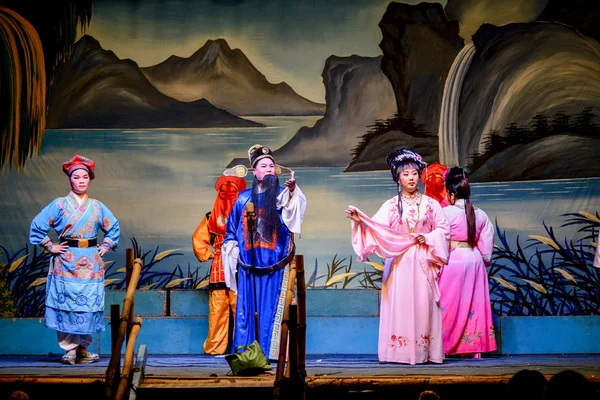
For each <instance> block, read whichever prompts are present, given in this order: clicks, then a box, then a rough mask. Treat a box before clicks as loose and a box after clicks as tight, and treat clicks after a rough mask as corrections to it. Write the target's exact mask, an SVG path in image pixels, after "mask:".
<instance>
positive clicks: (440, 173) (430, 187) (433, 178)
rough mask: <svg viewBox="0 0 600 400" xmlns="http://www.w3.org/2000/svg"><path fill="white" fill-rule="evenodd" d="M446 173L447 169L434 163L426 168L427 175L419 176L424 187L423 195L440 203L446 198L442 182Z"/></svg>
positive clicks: (444, 186)
mask: <svg viewBox="0 0 600 400" xmlns="http://www.w3.org/2000/svg"><path fill="white" fill-rule="evenodd" d="M446 171H448V168H447V167H446V166H445V165H442V164H440V163H439V162H437V161H436V162H434V163H433V164H431V165H429V166H428V167H427V174H423V175H422V176H421V182H423V185H424V186H425V194H426V195H427V196H429V197H432V198H434V199H436V200H437V201H438V202H440V203H442V202H443V201H444V199H445V198H446V185H445V182H444V173H445V172H446Z"/></svg>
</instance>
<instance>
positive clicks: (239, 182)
mask: <svg viewBox="0 0 600 400" xmlns="http://www.w3.org/2000/svg"><path fill="white" fill-rule="evenodd" d="M215 189H216V190H217V198H216V199H215V205H214V206H213V209H212V212H211V214H210V218H209V219H208V230H209V231H210V232H212V233H216V234H218V235H225V231H226V229H227V217H229V213H230V212H231V209H232V208H233V205H234V204H235V200H236V199H237V197H238V195H239V194H240V193H241V192H242V191H243V190H246V181H245V180H244V178H240V177H237V176H225V175H222V176H220V177H219V179H217V182H216V183H215Z"/></svg>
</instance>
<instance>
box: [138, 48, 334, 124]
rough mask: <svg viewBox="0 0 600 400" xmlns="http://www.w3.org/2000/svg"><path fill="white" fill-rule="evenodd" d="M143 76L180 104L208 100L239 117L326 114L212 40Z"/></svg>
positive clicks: (237, 51)
mask: <svg viewBox="0 0 600 400" xmlns="http://www.w3.org/2000/svg"><path fill="white" fill-rule="evenodd" d="M142 72H143V73H144V75H145V76H146V77H147V78H148V80H149V81H150V82H152V84H153V85H154V86H155V87H156V88H157V89H158V90H160V91H161V92H163V93H164V94H166V95H167V96H170V97H172V98H174V99H177V100H179V101H195V100H198V99H202V98H204V99H207V100H208V101H210V102H211V103H212V104H214V105H215V106H217V107H219V108H223V109H225V110H227V111H229V112H231V113H233V114H236V115H323V114H324V112H325V105H324V104H318V103H314V102H312V101H310V100H308V99H305V98H304V97H302V96H300V95H299V94H297V93H296V92H295V91H294V90H293V89H292V88H291V87H290V86H289V85H288V84H287V83H285V82H281V83H278V84H272V83H270V82H269V81H267V78H266V77H265V76H264V75H263V74H262V73H261V72H260V71H259V70H257V69H256V68H255V67H254V65H252V63H251V62H250V60H248V58H247V57H246V56H245V55H244V53H243V52H242V51H241V50H240V49H233V50H232V49H231V48H230V47H229V45H228V44H227V42H226V41H225V40H224V39H217V40H208V41H207V42H206V44H205V45H204V46H202V48H200V49H199V50H198V51H197V52H195V53H194V54H192V55H191V56H190V57H189V58H181V57H177V56H171V57H169V58H168V59H167V60H165V61H164V62H162V63H160V64H158V65H155V66H153V67H147V68H142Z"/></svg>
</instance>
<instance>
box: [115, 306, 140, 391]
mask: <svg viewBox="0 0 600 400" xmlns="http://www.w3.org/2000/svg"><path fill="white" fill-rule="evenodd" d="M141 328H142V319H141V318H140V317H138V318H136V319H135V322H134V323H133V324H132V327H131V336H130V340H129V343H127V348H126V350H125V360H124V361H123V373H122V374H121V381H120V382H119V387H118V388H117V393H116V394H115V400H122V399H123V397H124V395H125V392H126V391H127V388H128V387H129V379H130V377H131V370H132V369H133V353H134V350H135V339H136V338H137V335H138V334H139V333H140V329H141Z"/></svg>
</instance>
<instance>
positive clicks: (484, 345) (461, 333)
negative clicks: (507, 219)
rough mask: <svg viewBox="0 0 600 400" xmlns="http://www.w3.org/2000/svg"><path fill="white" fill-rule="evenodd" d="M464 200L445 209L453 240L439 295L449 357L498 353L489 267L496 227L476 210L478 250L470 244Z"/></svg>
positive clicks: (445, 346) (442, 275)
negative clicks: (496, 351)
mask: <svg viewBox="0 0 600 400" xmlns="http://www.w3.org/2000/svg"><path fill="white" fill-rule="evenodd" d="M464 208H465V201H464V200H463V199H460V200H457V201H456V203H455V204H454V205H453V206H448V207H445V208H444V213H445V214H446V217H447V218H448V223H449V224H450V235H451V239H452V241H451V242H450V243H451V245H450V246H451V248H450V260H449V261H448V265H446V266H445V267H444V268H443V269H442V272H441V276H440V281H439V285H440V292H441V296H442V297H441V304H442V316H443V327H444V351H445V353H446V354H464V353H483V352H488V351H493V350H496V337H495V335H494V326H493V323H492V309H491V306H490V292H489V288H488V275H487V271H486V265H490V257H491V255H492V251H493V250H494V226H493V225H492V223H491V222H490V220H489V218H488V217H487V215H486V214H485V212H483V211H482V210H480V209H478V208H475V227H476V233H475V247H474V248H473V249H471V248H470V247H469V245H468V243H467V217H466V215H465V209H464Z"/></svg>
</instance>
